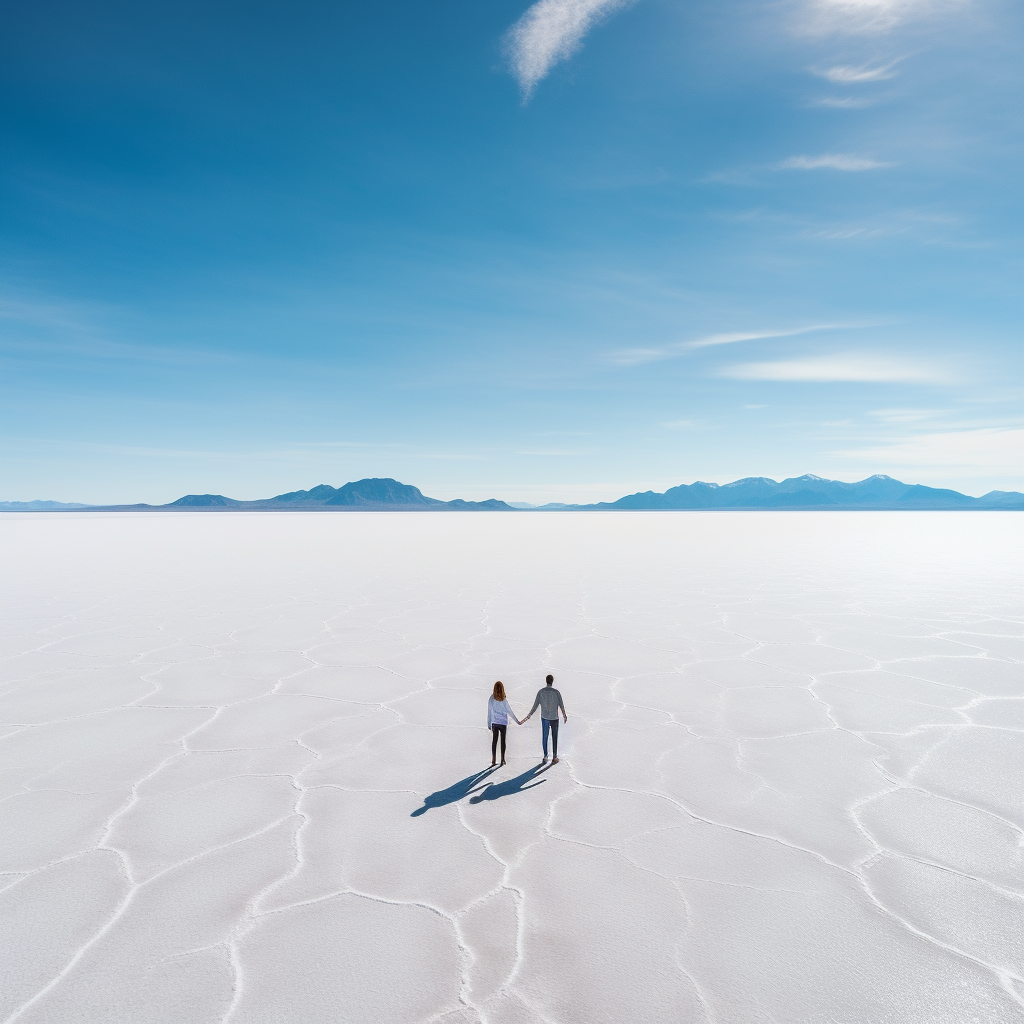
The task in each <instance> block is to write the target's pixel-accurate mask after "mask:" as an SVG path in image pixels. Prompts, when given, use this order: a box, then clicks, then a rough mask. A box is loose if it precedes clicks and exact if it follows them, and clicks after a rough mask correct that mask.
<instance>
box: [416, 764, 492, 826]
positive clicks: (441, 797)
mask: <svg viewBox="0 0 1024 1024" xmlns="http://www.w3.org/2000/svg"><path fill="white" fill-rule="evenodd" d="M494 771H497V768H496V767H495V768H485V769H484V770H483V771H482V772H477V773H476V775H470V776H468V777H467V778H465V779H463V780H462V781H461V782H456V783H455V785H454V786H449V787H448V788H447V789H439V790H438V791H437V792H436V793H431V794H430V796H425V797H424V798H423V806H422V807H417V808H416V810H415V811H413V812H412V814H411V815H409V817H411V818H418V817H419V816H420V815H421V814H426V813H427V811H429V810H430V808H431V807H444V805H445V804H454V803H457V802H458V801H459V800H461V799H462V798H463V797H464V796H469V794H470V793H475V792H476V790H477V789H480V788H481V787H480V786H476V783H478V782H480V783H483V782H484V780H485V779H486V778H487V776H488V775H490V774H491V772H494ZM474 786H476V789H474Z"/></svg>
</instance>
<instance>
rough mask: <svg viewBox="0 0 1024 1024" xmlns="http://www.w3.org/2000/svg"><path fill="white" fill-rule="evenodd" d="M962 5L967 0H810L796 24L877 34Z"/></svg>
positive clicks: (816, 31) (811, 29) (817, 30)
mask: <svg viewBox="0 0 1024 1024" xmlns="http://www.w3.org/2000/svg"><path fill="white" fill-rule="evenodd" d="M963 4H964V0H809V2H807V3H804V4H802V5H801V8H800V13H799V15H798V20H797V26H796V27H797V29H798V31H801V32H804V33H807V34H810V35H826V34H831V33H846V34H858V35H861V34H866V35H878V34H882V33H885V32H890V31H892V30H893V29H894V28H897V27H898V26H899V25H902V24H904V23H905V22H908V21H916V20H919V19H922V18H933V17H936V16H938V15H941V14H943V13H945V12H946V11H947V10H951V9H954V8H956V7H961V6H963Z"/></svg>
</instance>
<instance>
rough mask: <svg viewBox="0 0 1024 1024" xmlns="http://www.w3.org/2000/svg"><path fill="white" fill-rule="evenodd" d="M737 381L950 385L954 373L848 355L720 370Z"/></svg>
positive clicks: (882, 358)
mask: <svg viewBox="0 0 1024 1024" xmlns="http://www.w3.org/2000/svg"><path fill="white" fill-rule="evenodd" d="M720 375H721V376H723V377H731V378H733V379H734V380H764V381H794V382H801V383H809V384H830V383H843V382H846V383H861V384H948V383H951V382H952V375H951V374H950V373H949V371H948V370H947V369H945V368H944V367H940V366H936V365H934V364H932V363H924V362H915V361H912V360H904V359H894V358H892V357H890V356H884V355H874V354H870V353H857V352H848V353H845V354H836V355H825V356H808V357H806V358H801V359H781V360H778V361H775V362H764V363H738V364H736V365H734V366H727V367H726V368H725V369H723V370H722V371H721V373H720Z"/></svg>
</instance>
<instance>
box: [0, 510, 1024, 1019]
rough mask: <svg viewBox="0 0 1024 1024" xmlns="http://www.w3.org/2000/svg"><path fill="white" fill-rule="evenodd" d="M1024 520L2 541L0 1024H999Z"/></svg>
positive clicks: (172, 531) (464, 523)
mask: <svg viewBox="0 0 1024 1024" xmlns="http://www.w3.org/2000/svg"><path fill="white" fill-rule="evenodd" d="M1020 522H1021V520H1020V517H1019V515H1017V514H1014V513H936V512H928V513H910V512H901V513H836V512H832V513H806V512H803V513H756V512H755V513H694V514H688V513H682V514H679V513H669V514H658V513H635V514H633V513H619V514H613V513H607V514H593V513H591V514H587V513H554V514H546V513H518V514H505V515H498V514H459V513H443V514H441V513H439V514H433V515H432V514H429V513H419V514H403V513H385V514H379V513H339V514H327V513H321V514H315V513H314V514H301V513H297V514H291V513H270V514H257V513H248V514H234V513H194V512H193V513H176V514H161V513H144V514H131V513H120V514H101V513H93V514H34V515H28V514H10V513H8V514H5V515H4V516H3V517H2V519H0V551H2V558H3V584H2V586H3V606H2V610H3V615H2V630H0V1021H7V1022H11V1024H13V1022H15V1021H17V1022H19V1024H70V1022H96V1024H100V1022H102V1024H120V1022H124V1024H156V1022H167V1024H289V1022H302V1024H320V1022H323V1024H327V1022H331V1024H336V1022H343V1021H344V1022H349V1021H351V1022H353V1024H373V1022H381V1024H404V1022H417V1021H422V1022H437V1024H530V1022H544V1024H604V1022H607V1024H630V1022H638V1024H660V1022H670V1021H671V1022H694V1024H700V1022H705V1021H706V1022H716V1024H762V1022H763V1024H768V1022H785V1024H795V1022H821V1024H839V1022H842V1024H858V1022H866V1024H867V1022H870V1024H914V1022H921V1024H924V1022H928V1024H936V1022H943V1024H944V1022H948V1024H969V1022H978V1024H998V1022H1009V1021H1024V980H1022V973H1024V673H1022V665H1021V662H1022V660H1024V640H1022V636H1024V616H1022V608H1021V594H1022V587H1021V584H1022V579H1021V575H1022V573H1021V565H1022V561H1021V536H1022V534H1021V530H1020ZM548 671H550V672H553V673H554V675H555V677H556V685H557V686H558V687H559V688H560V690H561V692H562V694H563V696H564V698H565V701H566V706H567V709H568V712H569V722H568V726H567V727H564V729H563V733H562V736H561V740H562V750H561V751H560V753H563V754H564V757H563V759H562V761H561V762H560V763H559V764H558V765H555V766H553V767H548V766H542V765H540V764H539V760H540V758H539V754H540V737H539V732H540V728H539V722H538V720H537V718H534V719H533V720H532V721H531V722H530V723H529V724H528V725H527V726H526V727H524V728H521V729H520V728H517V727H516V726H515V725H510V727H509V735H508V741H509V760H508V765H507V767H505V768H500V769H498V770H497V771H495V772H493V773H491V772H490V771H489V770H488V766H489V762H490V744H489V740H490V735H489V732H487V731H486V727H485V716H486V698H487V696H488V693H489V691H490V688H491V685H492V684H493V682H494V681H495V680H496V679H502V680H503V681H504V683H505V686H506V688H507V690H508V692H509V698H510V703H511V705H512V707H513V709H514V710H515V711H516V712H517V713H518V714H519V715H520V716H522V715H524V714H525V712H526V711H528V710H529V707H530V704H531V703H532V700H533V695H534V693H535V692H536V690H537V688H538V686H539V685H541V683H542V681H543V676H544V674H545V673H546V672H548Z"/></svg>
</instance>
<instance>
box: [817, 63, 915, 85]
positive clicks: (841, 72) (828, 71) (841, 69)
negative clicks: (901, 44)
mask: <svg viewBox="0 0 1024 1024" xmlns="http://www.w3.org/2000/svg"><path fill="white" fill-rule="evenodd" d="M901 60H903V58H902V57H897V58H896V59H895V60H891V61H889V63H888V64H860V65H856V66H854V65H850V64H840V65H838V66H836V67H831V68H822V69H817V68H812V69H811V70H812V71H813V72H814V74H816V75H818V76H819V77H820V78H825V79H827V80H828V81H830V82H838V83H839V84H840V85H858V84H860V83H861V82H881V81H884V80H885V79H887V78H895V77H896V75H897V74H898V73H899V72H897V71H894V70H893V69H894V68H895V67H896V65H897V64H899V62H900V61H901Z"/></svg>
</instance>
